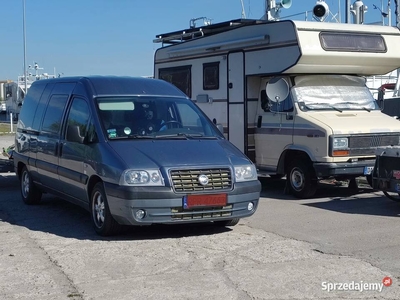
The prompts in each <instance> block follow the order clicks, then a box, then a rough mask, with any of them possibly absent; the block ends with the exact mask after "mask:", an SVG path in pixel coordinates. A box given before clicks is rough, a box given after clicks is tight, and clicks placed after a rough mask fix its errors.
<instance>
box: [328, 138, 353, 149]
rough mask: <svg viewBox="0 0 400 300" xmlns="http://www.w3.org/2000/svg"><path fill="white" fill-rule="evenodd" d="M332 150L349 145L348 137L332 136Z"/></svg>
mask: <svg viewBox="0 0 400 300" xmlns="http://www.w3.org/2000/svg"><path fill="white" fill-rule="evenodd" d="M332 146H333V150H336V149H346V148H348V147H349V139H348V138H344V137H340V138H333V143H332Z"/></svg>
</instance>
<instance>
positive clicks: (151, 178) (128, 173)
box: [119, 169, 164, 186]
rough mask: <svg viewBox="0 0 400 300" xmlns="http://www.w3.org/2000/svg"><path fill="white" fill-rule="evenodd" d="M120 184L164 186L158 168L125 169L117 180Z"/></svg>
mask: <svg viewBox="0 0 400 300" xmlns="http://www.w3.org/2000/svg"><path fill="white" fill-rule="evenodd" d="M119 184H120V185H134V186H164V180H163V178H162V176H161V173H160V170H157V169H155V170H153V169H149V170H125V171H124V172H123V173H122V175H121V179H120V181H119Z"/></svg>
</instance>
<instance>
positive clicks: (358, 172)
mask: <svg viewBox="0 0 400 300" xmlns="http://www.w3.org/2000/svg"><path fill="white" fill-rule="evenodd" d="M374 165H375V159H370V160H362V161H356V162H343V163H314V164H313V166H314V169H315V172H316V174H317V176H318V177H330V176H347V175H348V176H365V174H364V170H365V167H374Z"/></svg>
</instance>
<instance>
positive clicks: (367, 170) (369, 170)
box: [364, 167, 374, 175]
mask: <svg viewBox="0 0 400 300" xmlns="http://www.w3.org/2000/svg"><path fill="white" fill-rule="evenodd" d="M373 169H374V167H364V175H371V173H372V170H373Z"/></svg>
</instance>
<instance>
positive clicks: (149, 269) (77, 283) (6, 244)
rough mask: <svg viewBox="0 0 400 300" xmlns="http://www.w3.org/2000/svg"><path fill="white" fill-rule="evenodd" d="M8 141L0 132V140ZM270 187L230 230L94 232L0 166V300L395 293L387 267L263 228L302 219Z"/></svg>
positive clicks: (399, 293) (82, 217)
mask: <svg viewBox="0 0 400 300" xmlns="http://www.w3.org/2000/svg"><path fill="white" fill-rule="evenodd" d="M13 139H14V137H13V136H12V135H7V136H0V147H5V146H9V145H11V144H12V143H13V141H14V140H13ZM274 189H275V190H274ZM270 190H273V192H272V193H271V192H269V191H270ZM278 192H279V188H277V187H276V185H275V186H268V187H265V188H264V190H263V197H262V198H261V199H260V204H259V208H258V210H257V212H256V214H255V215H254V216H252V217H250V218H246V219H242V220H241V221H240V223H239V224H238V225H237V226H235V227H232V228H219V227H215V226H211V225H204V226H187V225H185V226H181V225H177V226H163V225H159V226H151V227H144V228H140V227H139V228H130V229H129V230H127V231H126V232H124V233H123V234H121V235H119V236H116V237H112V238H102V237H99V236H97V235H96V234H95V233H94V230H93V228H92V225H91V221H90V216H89V213H88V212H87V211H86V210H84V209H82V208H80V207H77V206H74V205H72V204H70V203H68V202H65V201H62V200H60V199H58V198H57V197H53V196H51V195H48V194H45V195H44V197H43V201H42V202H41V204H40V205H36V206H28V205H24V204H23V203H22V200H21V199H20V192H19V181H18V179H17V178H16V176H15V174H14V173H7V174H1V173H0V241H2V242H1V244H0V270H1V272H0V299H6V300H8V299H10V300H11V299H40V300H47V299H49V300H50V299H52V300H53V299H118V300H123V299H157V300H158V299H238V300H247V299H400V288H399V287H400V286H399V278H398V276H397V275H396V274H394V273H392V272H390V271H388V268H385V267H382V266H376V265H374V264H371V263H370V262H369V261H368V259H360V258H357V257H355V256H351V255H344V254H340V253H328V251H326V252H325V251H321V248H320V247H318V245H317V244H318V241H315V243H314V242H307V241H305V240H307V236H303V237H302V238H296V235H294V234H292V235H293V237H289V238H288V237H287V236H286V235H290V234H291V233H293V232H294V229H291V231H290V232H289V228H286V232H285V234H284V235H283V234H282V235H280V234H276V233H273V232H271V231H272V230H273V231H277V232H278V230H277V229H276V227H275V228H272V227H273V226H272V225H271V228H270V229H268V226H265V224H268V222H264V223H263V222H262V220H263V218H264V220H266V221H267V219H265V218H269V217H270V216H271V214H272V215H274V218H275V219H276V221H275V223H274V224H275V226H276V225H277V224H279V222H282V223H284V222H283V221H284V220H285V218H290V220H289V219H287V220H288V221H290V222H291V223H294V226H295V227H297V228H298V227H302V226H311V224H310V222H312V219H310V218H309V217H308V216H307V215H306V213H305V212H304V211H302V210H300V209H299V208H298V207H297V206H296V205H297V204H296V203H298V202H295V201H290V197H289V196H287V197H288V198H287V199H288V201H290V202H288V203H287V204H286V206H287V207H288V208H289V209H290V211H293V214H290V215H289V214H288V210H287V209H285V208H284V206H285V201H286V200H285V199H286V198H285V199H279V198H281V197H282V195H281V194H279V193H278ZM284 197H286V196H284ZM324 197H326V196H324ZM359 197H364V196H362V195H360V196H359ZM367 197H368V196H367ZM324 199H325V198H324ZM317 200H318V199H314V200H312V201H311V200H310V201H309V202H315V201H317ZM324 201H325V200H324ZM276 203H278V204H279V209H278V208H277V206H276ZM302 207H303V209H313V212H314V214H315V215H314V218H317V219H324V218H325V220H329V219H328V217H327V214H326V213H325V214H321V212H322V210H318V209H314V208H312V207H311V208H310V206H302ZM296 211H297V212H298V213H297V214H298V219H297V217H296ZM304 216H305V217H306V218H305V219H304V218H303V217H304ZM349 217H352V215H351V214H350V215H349ZM296 219H297V220H298V222H296V221H295V220H296ZM352 220H353V219H352ZM357 220H358V219H357V218H355V219H354V222H357ZM269 221H270V222H271V220H269ZM321 222H323V220H321ZM326 227H329V224H326ZM360 227H362V225H360ZM310 228H311V227H310ZM317 229H318V228H314V230H313V231H318V230H317ZM313 231H312V230H310V234H311V233H312V234H313V235H314V232H313ZM322 234H325V235H329V234H331V233H330V232H329V231H328V230H325V231H324V232H323V233H322ZM382 247H384V245H382ZM384 283H385V284H386V285H388V286H387V287H386V286H385V285H384ZM389 285H390V286H389Z"/></svg>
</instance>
